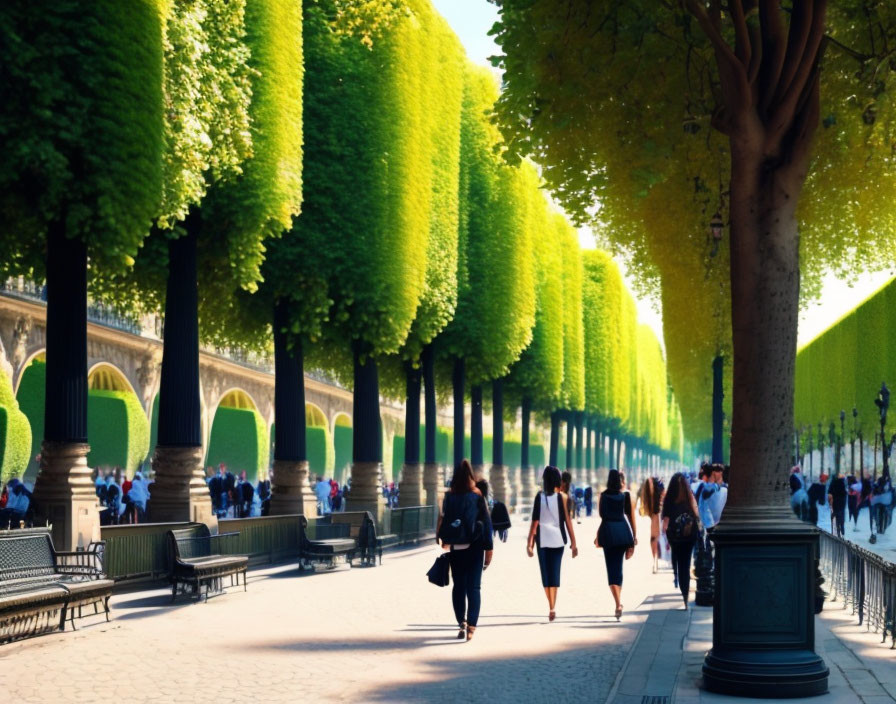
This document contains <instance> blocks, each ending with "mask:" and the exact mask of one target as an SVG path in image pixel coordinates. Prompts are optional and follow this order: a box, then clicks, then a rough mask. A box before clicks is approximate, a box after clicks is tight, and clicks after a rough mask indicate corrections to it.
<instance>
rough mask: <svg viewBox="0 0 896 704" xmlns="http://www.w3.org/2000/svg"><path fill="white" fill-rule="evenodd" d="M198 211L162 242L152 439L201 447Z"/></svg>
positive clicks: (177, 445) (169, 444) (166, 443)
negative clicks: (161, 319)
mask: <svg viewBox="0 0 896 704" xmlns="http://www.w3.org/2000/svg"><path fill="white" fill-rule="evenodd" d="M200 226H201V220H200V215H199V213H198V212H196V211H191V212H190V214H189V215H188V216H187V219H186V220H185V221H184V227H185V229H186V234H185V235H183V236H182V237H179V238H177V239H174V240H170V241H169V243H168V284H167V288H166V291H165V339H164V340H163V347H162V373H161V377H160V381H159V429H158V444H159V445H161V446H163V447H201V446H202V424H201V417H202V416H201V413H202V411H201V406H200V404H199V318H198V286H197V283H196V239H197V232H198V229H199V227H200Z"/></svg>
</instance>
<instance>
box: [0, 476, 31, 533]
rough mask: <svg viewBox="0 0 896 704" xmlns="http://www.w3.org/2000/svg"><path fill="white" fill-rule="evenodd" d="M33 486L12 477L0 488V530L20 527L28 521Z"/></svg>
mask: <svg viewBox="0 0 896 704" xmlns="http://www.w3.org/2000/svg"><path fill="white" fill-rule="evenodd" d="M33 488H34V487H33V486H32V485H31V484H30V483H25V482H23V481H22V480H21V479H19V478H18V477H13V478H12V479H10V480H9V481H8V482H7V483H6V485H5V486H4V487H3V489H2V490H0V530H7V529H9V528H20V527H22V526H24V525H25V524H26V523H28V522H29V517H30V515H31V511H32V508H33V506H32V500H31V491H32V489H33Z"/></svg>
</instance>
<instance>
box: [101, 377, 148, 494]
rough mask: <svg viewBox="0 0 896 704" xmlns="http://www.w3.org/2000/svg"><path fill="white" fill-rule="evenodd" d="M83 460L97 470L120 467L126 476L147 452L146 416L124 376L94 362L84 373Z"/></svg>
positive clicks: (143, 460) (134, 469)
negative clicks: (85, 446)
mask: <svg viewBox="0 0 896 704" xmlns="http://www.w3.org/2000/svg"><path fill="white" fill-rule="evenodd" d="M87 389H88V391H87V393H88V396H87V442H88V443H89V444H90V453H89V454H88V455H87V462H88V464H89V465H90V466H91V467H98V468H100V469H101V470H111V469H113V468H114V467H120V468H122V469H123V470H124V471H125V472H126V473H127V475H128V476H133V474H134V472H136V471H137V470H138V469H140V468H141V467H142V465H143V464H144V463H145V462H146V459H147V456H148V454H149V436H150V429H149V418H147V416H146V410H145V409H144V407H143V403H142V401H141V399H140V397H139V396H138V395H137V392H136V391H135V390H134V386H133V384H132V383H131V380H130V379H128V377H127V375H126V374H125V373H124V372H123V371H122V370H121V369H119V368H118V367H116V366H115V365H114V364H111V363H109V362H98V363H96V364H94V365H93V366H92V367H91V368H90V369H89V370H88V372H87Z"/></svg>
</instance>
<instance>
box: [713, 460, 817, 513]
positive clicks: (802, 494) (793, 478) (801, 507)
mask: <svg viewBox="0 0 896 704" xmlns="http://www.w3.org/2000/svg"><path fill="white" fill-rule="evenodd" d="M790 508H791V509H792V510H793V512H794V514H796V517H797V518H799V519H800V520H801V521H808V520H809V492H808V491H807V489H806V478H805V477H804V476H803V473H802V472H801V471H800V468H799V466H796V467H794V468H793V469H791V470H790ZM700 517H701V518H703V516H702V515H701V516H700Z"/></svg>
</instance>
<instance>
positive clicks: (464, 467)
mask: <svg viewBox="0 0 896 704" xmlns="http://www.w3.org/2000/svg"><path fill="white" fill-rule="evenodd" d="M475 488H476V480H475V479H473V466H472V465H471V464H470V460H467V459H464V460H461V463H460V464H459V465H457V467H455V468H454V476H453V477H451V493H452V494H469V493H470V492H471V491H473V489H475Z"/></svg>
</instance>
